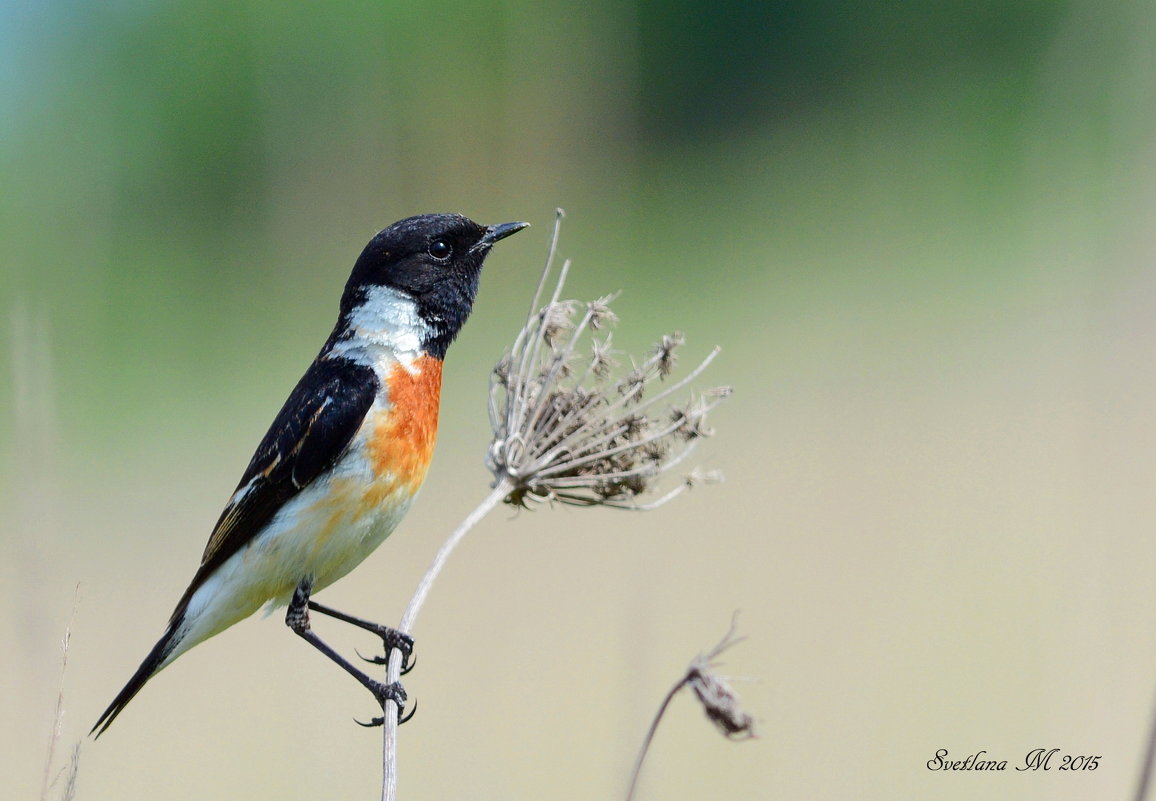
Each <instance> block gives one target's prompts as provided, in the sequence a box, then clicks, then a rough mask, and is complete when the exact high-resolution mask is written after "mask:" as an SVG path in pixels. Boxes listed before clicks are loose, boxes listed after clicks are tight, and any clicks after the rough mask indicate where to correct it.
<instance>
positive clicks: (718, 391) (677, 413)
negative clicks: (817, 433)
mask: <svg viewBox="0 0 1156 801" xmlns="http://www.w3.org/2000/svg"><path fill="white" fill-rule="evenodd" d="M560 219H561V216H560V215H559V220H560ZM557 236H558V226H557V225H555V228H554V241H553V243H552V245H551V249H550V258H549V259H548V260H547V263H546V269H545V271H544V272H543V274H542V279H541V281H540V283H539V285H538V291H537V292H536V293H535V296H534V302H533V305H532V308H533V311H532V312H531V314H530V316H529V319H528V320H527V321H526V325H525V326H524V327H523V328H522V330H521V331H520V332H519V333H518V336H517V337H516V338H515V340H514V344H513V345H512V346H511V348H510V350H509V351H508V352H507V353H506V354H505V355H504V356H503V357H502V359H501V360H500V361H499V362H498V364H497V365H496V366H495V367H494V371H493V374H492V376H491V379H490V422H491V425H492V428H493V433H494V438H493V441H492V442H491V444H490V449H489V451H488V453H487V460H486V461H487V466H488V467H489V468H490V470H491V471H492V472H493V474H494V477H495V481H497V482H503V481H504V482H507V483H508V484H509V485H510V486H511V487H512V490H511V492H510V494H509V496H508V497H507V502H508V503H511V504H514V505H517V506H527V505H528V504H529V503H530V502H531V501H534V500H557V501H561V502H563V503H569V504H576V505H581V506H616V507H622V508H629V509H648V508H653V507H655V506H658V505H661V504H663V503H665V502H666V501H669V500H670V499H671V498H673V497H675V496H676V495H678V494H679V493H681V492H683V491H684V490H686V489H687V488H689V487H691V486H693V485H694V484H696V483H701V482H704V481H710V480H717V474H712V473H692V474H691V475H690V476H688V477H687V479H686V480H685V481H683V482H682V483H681V484H680V485H679V486H677V487H675V488H674V489H673V490H671V491H670V492H668V493H667V494H666V495H664V496H662V497H660V498H658V499H657V500H655V501H652V502H650V503H646V504H641V503H639V502H638V501H637V500H636V498H637V497H638V496H639V495H641V494H643V493H645V492H647V491H649V490H651V489H653V487H654V484H655V482H656V479H658V477H659V476H660V475H661V474H663V473H665V472H667V471H669V470H671V469H672V468H674V467H675V466H676V465H678V464H680V463H681V462H682V461H683V460H684V459H685V458H686V457H687V456H688V455H689V454H690V452H691V451H692V450H693V448H694V445H695V444H696V441H697V440H698V439H700V438H702V437H706V436H709V435H710V433H711V431H710V429H709V428H708V427H707V425H706V416H707V414H708V413H709V412H710V411H711V410H713V409H714V407H715V406H716V405H718V403H720V402H721V401H722V400H723V398H725V397H727V396H728V395H729V394H730V391H731V390H730V388H729V387H715V388H712V389H708V390H705V391H702V392H698V393H694V392H690V391H689V389H688V387H689V385H690V383H691V382H692V381H693V380H694V379H696V378H697V377H698V376H699V374H700V373H702V371H703V370H705V369H706V367H707V365H709V364H710V362H711V361H712V360H713V359H714V357H715V356H716V355H717V353H718V349H717V348H715V349H714V350H713V351H712V352H711V353H710V355H708V356H707V357H706V359H704V360H703V361H702V363H700V364H699V365H698V367H696V368H695V369H694V370H691V371H690V373H689V374H688V375H687V376H686V377H684V378H683V379H682V380H680V381H677V382H675V383H673V384H671V385H668V386H665V387H660V385H661V383H662V382H663V381H664V379H666V378H667V377H668V376H670V374H671V372H672V370H673V369H674V367H675V365H676V362H677V359H678V351H679V349H680V348H681V347H682V346H683V341H684V340H683V337H682V335H681V334H679V333H674V334H668V335H666V336H664V337H662V340H661V341H660V342H659V343H658V344H657V345H655V347H654V348H653V350H652V351H651V353H650V355H649V356H648V357H647V358H645V359H643V360H642V361H641V362H636V361H634V360H631V361H630V365H631V366H630V369H628V370H627V371H626V372H625V373H621V374H616V370H618V367H619V365H618V360H617V359H616V358H615V352H614V351H613V350H612V349H611V335H610V333H609V332H608V331H607V333H606V334H605V335H604V336H601V337H599V336H597V335H596V333H595V332H599V331H602V330H604V329H608V328H609V327H611V326H613V325H614V323H616V322H617V319H618V318H617V316H616V315H615V314H614V312H613V311H611V309H610V303H611V302H612V301H613V300H614V296H606V297H602V298H599V299H598V300H595V301H592V302H590V303H579V302H577V301H573V300H559V296H560V294H561V291H562V286H563V283H564V281H565V278H566V273H567V271H568V270H569V267H570V263H569V262H566V263H565V264H563V266H562V268H561V270H560V271H559V274H558V278H557V283H556V285H555V287H554V290H553V292H552V294H551V298H550V300H549V301H548V302H547V303H546V304H545V305H544V306H541V307H540V308H539V306H538V304H539V302H540V299H541V296H542V289H543V287H544V286H545V284H546V280H547V278H548V276H549V274H550V272H551V267H552V265H553V260H554V253H555V251H556V247H557ZM684 391H685V392H687V393H688V395H689V397H685V398H681V400H683V403H682V404H681V405H675V404H674V403H672V402H671V400H672V399H673V398H675V397H676V395H677V394H678V393H681V392H684Z"/></svg>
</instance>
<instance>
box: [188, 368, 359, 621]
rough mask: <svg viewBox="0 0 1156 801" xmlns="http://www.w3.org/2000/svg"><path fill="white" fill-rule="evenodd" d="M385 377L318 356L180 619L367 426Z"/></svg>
mask: <svg viewBox="0 0 1156 801" xmlns="http://www.w3.org/2000/svg"><path fill="white" fill-rule="evenodd" d="M377 390H378V380H377V376H376V375H375V374H374V372H373V370H372V369H371V368H369V367H366V366H364V365H360V364H356V363H354V362H351V361H348V360H346V359H318V360H317V361H315V362H314V363H313V364H312V365H311V366H310V368H309V369H308V370H307V371H306V372H305V375H304V376H302V378H301V380H300V381H299V382H298V383H297V387H296V388H295V389H294V390H293V392H292V393H291V394H290V395H289V399H288V400H286V401H285V405H284V406H283V407H281V412H280V413H279V414H278V415H277V419H276V420H274V421H273V425H272V426H271V427H270V428H269V431H268V433H266V434H265V438H264V439H263V440H261V444H260V445H259V446H257V452H256V453H254V454H253V459H252V461H250V462H249V467H248V468H247V469H246V470H245V474H244V475H243V476H242V477H241V481H240V483H238V484H237V489H236V491H234V493H233V497H232V498H231V499H230V500H229V505H228V506H226V507H225V510H224V511H223V512H222V513H221V517H220V519H219V520H218V521H217V525H216V526H214V528H213V533H212V535H211V536H210V537H209V542H208V545H206V546H205V553H204V555H203V556H202V557H201V566H200V568H199V569H198V570H197V574H196V575H195V576H194V577H193V580H192V583H191V584H190V585H189V588H188V590H186V591H185V595H184V597H182V598H181V602H180V603H179V604H178V605H177V609H176V611H175V612H174V613H173V617H174V619H175V618H176V617H178V616H179V615H180V614H181V613H182V612H183V611H184V607H185V604H186V603H187V602H188V599H189V598H190V597H191V596H192V594H193V593H194V592H195V591H196V590H197V588H198V587H200V586H201V584H202V583H203V582H204V581H205V579H207V578H208V577H209V575H210V574H211V573H212V572H213V571H214V570H216V569H217V568H218V567H220V566H221V565H222V564H224V562H225V561H226V560H227V559H228V558H229V557H230V556H232V555H233V554H235V553H237V551H239V550H241V548H242V547H243V546H244V545H246V544H247V543H248V542H249V541H250V540H251V539H252V538H253V537H254V536H256V534H257V532H259V531H260V530H261V528H262V527H263V526H264V525H265V524H266V523H268V522H269V520H270V519H272V517H273V515H274V514H276V513H277V510H278V509H280V508H281V507H282V506H283V505H284V504H285V502H286V501H288V500H289V499H290V498H292V497H293V496H294V495H296V494H297V493H298V492H300V491H301V489H302V488H303V487H305V486H307V485H308V484H309V483H310V482H311V481H313V479H315V478H317V476H318V475H320V474H321V473H322V472H323V471H324V470H326V469H328V468H330V467H332V466H333V465H334V464H335V463H336V462H337V460H338V459H340V458H341V455H342V454H343V453H345V449H346V448H347V447H348V446H349V443H350V441H351V440H352V439H353V435H354V434H356V433H357V429H358V428H360V427H361V424H362V422H363V421H364V420H365V415H366V413H367V412H368V411H369V407H370V406H371V405H373V399H374V397H376V395H377Z"/></svg>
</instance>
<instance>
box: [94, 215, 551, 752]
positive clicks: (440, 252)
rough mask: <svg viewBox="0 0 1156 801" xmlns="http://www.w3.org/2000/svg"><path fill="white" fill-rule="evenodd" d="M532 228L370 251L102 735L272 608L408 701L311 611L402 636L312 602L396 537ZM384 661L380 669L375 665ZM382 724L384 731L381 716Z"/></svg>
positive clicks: (388, 238)
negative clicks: (177, 663) (519, 237)
mask: <svg viewBox="0 0 1156 801" xmlns="http://www.w3.org/2000/svg"><path fill="white" fill-rule="evenodd" d="M527 225H528V224H527V223H524V222H512V223H502V224H500V225H491V226H484V225H479V224H477V223H475V222H474V221H472V220H470V219H467V218H466V217H463V216H461V215H458V214H425V215H421V216H418V217H410V218H408V219H405V220H401V221H400V222H396V223H394V224H393V225H391V226H389V227H388V228H386V229H384V230H382V231H381V232H379V233H378V234H377V235H376V236H375V237H373V239H372V240H370V242H369V244H368V245H366V247H365V250H364V251H362V253H361V256H360V257H359V258H358V260H357V263H356V264H355V265H354V267H353V272H352V274H351V275H350V276H349V281H348V283H347V284H346V285H345V292H344V293H343V294H342V296H341V311H340V314H339V315H338V318H337V325H335V326H334V328H333V333H332V334H330V335H329V339H327V340H326V341H325V345H324V346H323V347H322V348H321V352H320V353H319V354H318V355H317V358H316V359H314V361H313V364H312V365H310V366H309V369H308V370H306V371H305V375H304V376H302V378H301V380H300V381H299V382H298V383H297V386H296V388H294V390H293V392H292V393H291V394H290V395H289V399H288V400H287V401H285V405H284V406H283V407H282V408H281V412H280V413H279V414H278V415H277V418H276V419H275V420H274V421H273V425H272V426H270V428H269V431H268V433H266V434H265V438H264V439H263V440H261V444H260V445H258V446H257V451H256V453H254V454H253V458H252V460H251V461H250V462H249V467H248V468H247V469H246V470H245V474H244V475H243V476H241V481H240V483H239V484H238V485H237V489H236V490H235V491H234V492H233V495H232V497H231V498H230V499H229V503H228V505H226V506H225V510H224V511H223V512H222V513H221V517H220V519H219V520H218V521H217V525H216V526H215V527H214V528H213V533H212V535H211V536H210V537H209V543H208V545H207V546H206V547H205V552H204V555H203V556H202V557H201V566H200V568H198V570H197V572H196V575H194V576H193V580H192V583H190V584H189V587H188V589H187V590H185V594H184V595H183V596H182V597H181V599H180V601H179V602H178V603H177V607H176V609H175V610H174V611H173V614H172V617H171V618H170V619H169V624H168V628H166V629H165V633H164V635H163V636H162V637H161V639H160V641H159V642H158V643H157V644H156V646H155V647H154V648H153V649H152V651H150V652H149V655H148V656H147V657H145V660H144V662H143V663H142V664H141V666H140V668H138V669H137V671H136V673H135V674H133V677H132V678H131V679H129V681H128V684H126V685H125V687H124V689H123V690H121V691H120V694H119V695H117V696H116V698H115V699H114V700H113V702H112V703H111V704H110V705H109V707H108V709H106V710H105V711H104V714H103V715H101V716H100V719H99V720H98V721H97V722H96V725H95V726H93V727H92V732H93V733H95V734H96V735H97V736H100V734H102V733H103V732H104V731H105V730H106V729H107V728H108V727H109V725H110V724H111V723H112V721H113V720H115V719H116V716H117V715H119V714H120V713H121V710H123V709H124V708H125V706H126V705H127V704H128V702H129V701H131V700H132V699H133V697H134V696H135V695H136V694H137V693H138V692H140V689H141V687H143V686H144V685H145V682H147V681H148V680H149V679H150V678H151V677H152V676H154V675H156V674H157V673H158V672H159V671H160V670H162V669H163V668H165V667H166V666H168V665H169V664H171V663H172V662H173V660H175V659H176V658H177V657H178V656H180V655H181V654H183V653H184V652H185V651H187V650H189V649H190V648H192V647H193V646H194V645H196V644H198V643H200V642H203V641H204V640H207V639H208V638H209V637H212V636H213V635H214V634H218V633H219V632H221V631H224V630H225V629H227V628H228V627H229V626H231V625H233V624H234V623H236V622H238V621H239V620H242V619H243V618H246V617H248V616H249V615H251V614H252V613H253V612H255V611H257V609H258V608H260V607H261V606H262V605H263V604H269V606H270V609H273V608H276V607H279V606H284V605H286V604H288V606H289V609H288V612H287V614H286V616H285V622H286V624H288V625H289V627H290V628H291V629H292V630H293V631H294V632H296V633H297V634H299V635H300V636H302V637H303V638H305V639H306V640H307V641H309V642H310V643H311V644H312V645H314V646H315V647H317V648H318V649H319V650H320V651H322V653H324V654H325V655H326V656H328V657H329V658H330V659H333V660H334V661H335V662H337V663H338V664H339V665H341V666H342V667H343V668H344V669H345V670H347V671H349V672H350V673H351V674H352V675H353V676H354V677H355V678H357V679H358V681H360V682H361V683H362V684H363V685H365V686H366V687H367V688H368V689H369V690H370V691H371V692H372V693H373V694H374V696H375V697H376V698H377V700H378V702H379V703H381V704H383V706H384V704H385V701H386V700H387V699H391V700H394V701H395V702H396V703H397V704H398V706H399V708H400V707H401V705H402V703H403V702H404V700H405V694H404V692H403V691H402V690H401V687H400V685H398V684H392V685H386V684H384V683H382V682H378V681H376V680H374V679H372V678H370V677H369V676H368V675H366V674H365V673H364V672H362V671H361V670H359V669H357V668H356V667H354V666H353V665H352V664H350V663H349V662H348V661H346V660H345V659H344V658H343V657H341V656H340V655H338V654H337V653H336V652H334V651H333V650H332V649H331V648H330V647H329V646H328V645H326V644H325V643H324V642H322V641H321V640H320V639H319V638H318V637H317V635H316V634H314V633H313V632H312V631H311V630H310V628H309V610H310V609H312V610H314V611H318V612H321V613H324V614H327V615H331V616H333V617H336V618H339V619H341V620H344V621H346V622H349V623H353V624H354V625H358V626H361V627H362V628H367V629H369V630H370V631H373V632H375V633H377V634H379V635H381V636H382V639H383V643H384V644H385V646H386V655H387V656H388V651H389V649H390V648H392V647H400V648H402V649H403V650H404V651H405V652H406V655H407V657H408V651H409V648H410V646H412V641H410V640H409V638H408V637H406V636H405V635H403V634H401V633H400V632H397V631H394V630H393V629H390V628H388V627H385V626H379V625H377V624H373V623H369V622H368V621H364V620H361V619H359V618H355V617H352V616H350V615H345V614H342V613H340V612H337V611H335V610H332V609H329V608H328V607H323V606H321V605H320V604H318V603H316V602H315V601H311V600H310V595H311V593H313V592H316V591H318V590H321V589H323V588H324V587H326V586H328V585H330V584H332V583H333V582H334V581H337V580H338V579H339V578H341V577H342V576H344V575H345V574H346V573H348V572H349V571H350V570H352V569H353V568H354V567H356V566H357V565H358V564H359V563H360V562H361V561H362V560H363V559H365V557H367V556H368V555H369V554H370V552H372V551H373V549H374V548H376V547H377V546H378V545H380V544H381V543H382V541H383V540H384V539H385V538H386V537H387V536H389V534H390V533H391V532H392V531H393V530H394V528H396V527H397V524H398V523H399V522H400V521H401V519H402V517H404V516H405V513H406V511H407V510H408V509H409V507H410V504H411V503H412V502H413V499H414V496H415V495H416V493H417V491H418V488H419V487H420V486H421V483H422V480H423V479H424V478H425V474H426V470H427V468H428V467H429V463H430V457H431V455H432V452H433V447H434V439H435V436H436V434H437V421H438V400H439V396H440V394H441V378H442V360H443V359H444V358H445V355H446V349H447V348H448V347H449V345H450V343H451V342H452V341H453V340H454V338H455V337H456V336H457V333H458V331H459V330H461V327H462V325H463V324H464V323H465V321H466V318H467V317H468V316H469V314H470V310H471V308H472V306H473V303H474V297H475V295H476V294H477V290H478V280H479V277H480V274H481V269H482V262H484V261H485V259H486V255H487V254H488V253H489V252H490V248H491V247H492V246H493V245H494V243H495V242H497V241H498V240H500V239H503V238H505V237H507V236H509V235H511V234H513V233H516V232H518V231H520V230H521V229H523V228H525V227H526V226H527ZM370 661H375V660H370ZM375 722H376V721H375Z"/></svg>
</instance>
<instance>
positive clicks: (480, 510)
mask: <svg viewBox="0 0 1156 801" xmlns="http://www.w3.org/2000/svg"><path fill="white" fill-rule="evenodd" d="M512 490H513V485H511V484H509V483H508V482H505V481H499V482H498V483H497V485H496V486H495V487H494V489H493V490H492V491H491V492H490V494H489V495H487V496H486V498H485V500H483V501H482V502H481V503H480V504H478V506H477V507H476V508H475V509H474V511H472V512H470V513H469V515H468V516H467V517H466V519H465V520H463V521H462V522H461V523H460V524H459V525H458V527H457V528H456V529H454V532H453V534H451V535H450V536H449V539H447V540H446V541H445V543H443V544H442V547H441V549H440V550H438V552H437V556H435V557H434V560H433V563H432V564H430V566H429V569H428V570H426V572H425V575H424V576H422V579H421V582H420V583H419V584H418V586H417V590H416V591H415V592H414V594H413V597H412V598H410V601H409V605H408V606H407V607H406V608H405V614H403V615H402V617H401V625H400V626H398V629H399V630H400V631H403V632H405V633H406V634H409V633H410V632H411V631H412V630H413V625H414V623H415V622H416V620H417V615H418V612H420V611H421V608H422V606H423V605H424V604H425V599H426V596H428V595H429V591H430V588H431V587H432V586H433V583H434V581H436V580H437V577H438V574H440V573H441V571H442V568H443V567H444V566H445V563H446V561H447V560H448V559H449V557H450V554H451V553H453V551H454V549H455V548H457V547H458V545H459V544H460V543H461V541H462V539H463V538H464V537H465V536H466V533H467V532H468V531H469V530H470V529H472V528H473V527H474V526H476V525H477V524H478V521H480V520H481V519H482V518H483V517H485V516H486V515H487V514H489V513H490V512H491V511H492V510H493V509H494V507H495V506H497V505H498V504H500V503H501V502H502V499H503V498H505V497H506V496H507V495H509V494H510V492H511V491H512ZM401 659H402V656H401V651H399V650H396V649H395V650H394V651H392V652H391V653H390V655H389V665H388V667H387V668H386V682H387V683H388V682H395V681H399V680H400V679H401ZM383 715H384V717H385V723H384V725H383V726H382V763H381V799H382V801H397V705H396V704H386V705H385V709H384V711H383Z"/></svg>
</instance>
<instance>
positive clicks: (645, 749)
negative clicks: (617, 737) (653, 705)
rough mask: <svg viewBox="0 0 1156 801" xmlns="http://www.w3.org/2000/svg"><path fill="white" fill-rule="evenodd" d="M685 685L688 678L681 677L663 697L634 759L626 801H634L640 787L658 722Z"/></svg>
mask: <svg viewBox="0 0 1156 801" xmlns="http://www.w3.org/2000/svg"><path fill="white" fill-rule="evenodd" d="M684 686H686V679H685V678H681V679H679V680H678V683H677V684H675V685H674V686H673V687H671V688H670V692H668V693H667V694H666V698H663V699H662V704H661V706H659V707H658V714H656V715H655V716H654V720H652V721H651V722H650V729H649V730H648V731H647V732H646V737H645V738H644V739H643V741H642V749H641V750H640V751H639V752H638V759H636V760H634V772H633V773H632V774H631V777H630V792H628V793H627V794H626V801H634V791H635V789H636V788H637V787H638V777H639V776H641V775H642V763H643V761H644V760H645V759H646V755H647V754H648V753H650V743H651V741H652V740H653V739H654V733H655V732H656V731H658V724H659V723H661V722H662V717H663V715H665V714H666V708H667V707H668V706H670V702H671V701H673V700H674V696H676V695H678V691H679V690H681V689H682V688H683V687H684Z"/></svg>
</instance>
